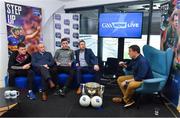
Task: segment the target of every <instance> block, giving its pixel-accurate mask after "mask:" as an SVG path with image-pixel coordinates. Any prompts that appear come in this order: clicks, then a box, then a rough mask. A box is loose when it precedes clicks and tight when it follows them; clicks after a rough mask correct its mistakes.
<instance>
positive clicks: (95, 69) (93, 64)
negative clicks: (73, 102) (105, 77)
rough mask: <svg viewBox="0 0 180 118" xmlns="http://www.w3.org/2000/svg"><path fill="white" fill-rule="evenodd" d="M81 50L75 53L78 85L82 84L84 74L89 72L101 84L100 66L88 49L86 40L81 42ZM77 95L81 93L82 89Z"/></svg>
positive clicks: (79, 89)
mask: <svg viewBox="0 0 180 118" xmlns="http://www.w3.org/2000/svg"><path fill="white" fill-rule="evenodd" d="M79 48H80V49H78V50H76V51H75V56H76V66H77V82H78V84H80V83H81V81H82V80H81V79H82V74H83V73H87V72H90V73H94V74H95V82H97V83H99V80H100V78H99V65H98V60H97V58H96V56H95V55H94V53H93V51H92V50H91V49H88V48H86V43H85V41H84V40H81V41H80V42H79ZM76 93H77V94H80V93H81V88H80V87H79V88H78V90H77V92H76Z"/></svg>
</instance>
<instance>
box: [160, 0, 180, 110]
mask: <svg viewBox="0 0 180 118" xmlns="http://www.w3.org/2000/svg"><path fill="white" fill-rule="evenodd" d="M160 31H161V44H160V47H161V50H164V51H165V50H166V49H167V48H172V49H173V51H174V60H173V66H172V71H171V75H170V79H169V81H168V83H167V91H166V96H167V98H168V99H169V100H170V101H171V102H172V103H173V104H174V105H176V106H177V108H179V110H180V97H179V96H180V39H179V38H180V0H171V1H168V2H166V3H164V4H162V5H161V25H160Z"/></svg>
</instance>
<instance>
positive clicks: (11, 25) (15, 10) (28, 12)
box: [5, 2, 43, 54]
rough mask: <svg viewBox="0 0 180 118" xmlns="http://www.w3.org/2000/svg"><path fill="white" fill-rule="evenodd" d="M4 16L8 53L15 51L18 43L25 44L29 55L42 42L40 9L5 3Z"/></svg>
mask: <svg viewBox="0 0 180 118" xmlns="http://www.w3.org/2000/svg"><path fill="white" fill-rule="evenodd" d="M5 14H6V23H7V37H8V38H7V40H8V53H9V54H11V53H12V52H13V51H16V50H17V45H18V44H19V43H20V42H23V43H25V44H26V46H27V48H28V52H29V53H30V54H31V53H32V52H34V51H36V49H37V48H36V45H37V44H38V43H40V42H42V40H43V39H42V35H41V23H42V13H41V8H37V7H30V6H24V5H18V4H14V3H8V2H5Z"/></svg>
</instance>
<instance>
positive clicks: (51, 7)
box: [0, 0, 64, 87]
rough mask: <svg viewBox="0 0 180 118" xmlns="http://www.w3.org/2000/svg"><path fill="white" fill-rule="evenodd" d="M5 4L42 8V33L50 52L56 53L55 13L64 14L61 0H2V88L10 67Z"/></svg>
mask: <svg viewBox="0 0 180 118" xmlns="http://www.w3.org/2000/svg"><path fill="white" fill-rule="evenodd" d="M4 2H10V3H15V4H21V5H27V6H32V7H39V8H42V19H43V21H42V32H43V39H44V44H45V46H46V47H47V50H48V51H51V52H52V53H54V36H53V26H52V25H53V21H52V15H53V13H55V12H57V11H58V12H64V8H63V2H61V1H59V0H0V6H1V7H0V18H1V21H0V57H1V58H0V87H2V86H3V84H4V82H3V81H4V77H5V76H6V75H7V65H8V50H7V49H8V47H7V46H8V41H7V30H6V16H5V5H4Z"/></svg>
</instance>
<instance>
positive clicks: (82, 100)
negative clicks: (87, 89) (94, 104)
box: [79, 95, 91, 107]
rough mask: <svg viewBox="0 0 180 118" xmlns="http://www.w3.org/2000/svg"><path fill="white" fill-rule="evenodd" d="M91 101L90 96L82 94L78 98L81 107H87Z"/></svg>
mask: <svg viewBox="0 0 180 118" xmlns="http://www.w3.org/2000/svg"><path fill="white" fill-rule="evenodd" d="M90 103H91V98H90V97H89V96H88V95H82V96H81V97H80V99H79V104H80V105H81V106H83V107H88V106H89V105H90Z"/></svg>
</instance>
